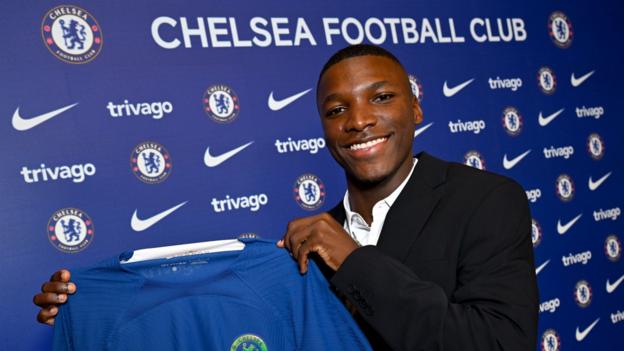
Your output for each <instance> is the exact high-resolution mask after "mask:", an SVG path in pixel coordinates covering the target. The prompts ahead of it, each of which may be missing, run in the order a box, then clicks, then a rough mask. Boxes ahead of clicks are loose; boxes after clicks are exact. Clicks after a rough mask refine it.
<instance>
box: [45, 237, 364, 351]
mask: <svg viewBox="0 0 624 351" xmlns="http://www.w3.org/2000/svg"><path fill="white" fill-rule="evenodd" d="M241 241H243V242H245V248H244V249H243V250H241V251H226V252H218V253H208V254H198V255H192V256H184V257H176V258H170V259H155V260H150V261H143V262H136V263H128V264H121V263H120V260H123V259H124V258H127V257H130V256H132V252H129V253H124V254H122V255H120V256H117V257H114V258H112V259H110V260H107V261H104V262H102V263H100V264H97V265H95V266H93V267H90V268H86V269H82V270H76V271H73V272H72V280H73V281H74V282H75V283H76V285H77V286H78V291H77V292H76V294H75V295H72V296H71V297H70V299H69V301H68V302H67V303H66V304H65V305H62V306H61V307H60V310H59V315H58V317H57V318H56V323H55V326H54V350H79V351H83V350H205V351H213V350H214V351H217V350H219V351H221V350H225V351H227V350H230V351H277V350H315V351H316V350H371V348H370V346H369V344H368V341H367V340H366V338H365V337H364V335H363V333H362V332H361V331H360V329H359V328H358V326H357V324H356V323H355V322H354V321H353V319H352V317H351V315H350V314H349V313H348V312H347V310H346V308H345V307H344V306H343V305H342V303H341V302H340V301H339V299H338V298H337V297H336V296H335V295H334V293H333V292H332V291H331V290H330V287H329V283H328V282H327V280H326V279H325V277H324V276H323V275H322V274H321V272H320V271H319V269H318V267H317V266H316V265H315V264H314V262H312V261H310V265H309V270H308V273H307V274H305V275H301V274H299V271H298V268H297V265H296V263H295V262H294V261H293V260H292V258H291V257H290V256H289V255H288V253H287V252H286V250H284V249H280V248H277V247H276V246H275V243H274V242H269V241H264V240H258V239H241Z"/></svg>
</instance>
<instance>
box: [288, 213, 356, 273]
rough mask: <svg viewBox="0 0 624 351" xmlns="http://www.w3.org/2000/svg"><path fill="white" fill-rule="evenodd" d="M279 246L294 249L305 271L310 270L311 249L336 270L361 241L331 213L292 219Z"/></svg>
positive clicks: (291, 250) (292, 251) (302, 271)
mask: <svg viewBox="0 0 624 351" xmlns="http://www.w3.org/2000/svg"><path fill="white" fill-rule="evenodd" d="M277 246H279V247H285V248H286V249H287V250H288V251H290V253H291V254H292V256H293V257H294V258H295V260H297V263H298V264H299V271H300V272H301V274H304V273H306V272H307V271H308V255H309V254H310V253H311V252H316V253H317V254H318V255H319V256H320V257H321V259H323V261H325V264H327V265H328V266H329V267H330V268H331V269H333V270H334V271H336V270H338V268H339V267H340V265H342V263H343V262H344V260H345V259H346V258H347V256H349V255H350V254H351V253H352V252H353V251H354V250H355V249H357V248H358V244H357V243H356V242H355V241H354V240H353V239H352V238H351V236H349V234H348V233H347V232H346V231H345V230H344V228H343V227H342V226H341V225H340V224H339V223H338V222H336V220H335V219H334V218H333V217H332V216H330V215H329V214H328V213H321V214H319V215H316V216H311V217H305V218H300V219H295V220H293V221H291V222H290V223H288V229H287V232H286V234H285V235H284V237H283V238H282V240H280V241H278V242H277Z"/></svg>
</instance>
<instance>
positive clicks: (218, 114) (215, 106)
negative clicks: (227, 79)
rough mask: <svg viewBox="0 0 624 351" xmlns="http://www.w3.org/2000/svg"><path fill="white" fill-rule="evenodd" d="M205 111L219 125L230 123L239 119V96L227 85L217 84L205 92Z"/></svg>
mask: <svg viewBox="0 0 624 351" xmlns="http://www.w3.org/2000/svg"><path fill="white" fill-rule="evenodd" d="M202 102H203V104H204V111H205V112H206V114H207V115H208V116H210V118H212V119H213V120H214V121H216V122H219V123H230V122H232V121H233V120H235V119H236V117H238V113H239V111H240V102H239V100H238V96H237V95H236V93H235V92H234V90H232V88H230V87H228V86H227V85H223V84H217V85H213V86H211V87H209V88H208V89H206V91H205V92H204V96H203V99H202Z"/></svg>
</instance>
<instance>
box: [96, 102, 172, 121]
mask: <svg viewBox="0 0 624 351" xmlns="http://www.w3.org/2000/svg"><path fill="white" fill-rule="evenodd" d="M106 108H107V109H108V112H109V113H110V115H111V117H125V116H146V117H152V118H153V119H161V118H163V116H165V115H167V114H169V113H171V112H173V104H171V102H169V101H157V102H137V103H131V102H129V101H128V100H127V99H126V100H124V102H123V104H115V103H113V102H112V101H109V102H108V104H107V105H106Z"/></svg>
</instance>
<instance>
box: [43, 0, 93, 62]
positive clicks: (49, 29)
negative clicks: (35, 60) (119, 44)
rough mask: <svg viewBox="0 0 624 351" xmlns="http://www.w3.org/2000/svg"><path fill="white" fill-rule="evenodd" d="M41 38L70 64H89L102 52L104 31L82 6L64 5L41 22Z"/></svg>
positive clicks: (56, 8)
mask: <svg viewBox="0 0 624 351" xmlns="http://www.w3.org/2000/svg"><path fill="white" fill-rule="evenodd" d="M41 36H42V37H43V42H44V44H45V45H46V47H47V48H48V50H50V52H51V53H52V54H53V55H54V56H56V58H58V59H59V60H61V61H64V62H67V63H75V64H81V63H87V62H89V61H91V60H93V59H94V58H96V57H97V55H98V54H99V53H100V51H101V50H102V43H103V38H102V28H100V25H99V24H98V22H97V20H96V19H95V17H93V16H92V15H91V14H90V13H89V12H87V10H85V9H83V8H80V7H78V6H73V5H60V6H57V7H55V8H53V9H51V10H50V11H48V12H47V13H46V14H45V16H44V17H43V22H42V23H41Z"/></svg>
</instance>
